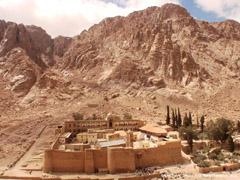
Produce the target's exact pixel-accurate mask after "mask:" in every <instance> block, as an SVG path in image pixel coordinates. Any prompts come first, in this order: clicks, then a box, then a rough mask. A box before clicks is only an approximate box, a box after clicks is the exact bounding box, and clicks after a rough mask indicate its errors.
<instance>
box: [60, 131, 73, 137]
mask: <svg viewBox="0 0 240 180" xmlns="http://www.w3.org/2000/svg"><path fill="white" fill-rule="evenodd" d="M71 134H72V133H70V132H66V133H63V134H62V135H61V136H60V138H69V137H70V136H71Z"/></svg>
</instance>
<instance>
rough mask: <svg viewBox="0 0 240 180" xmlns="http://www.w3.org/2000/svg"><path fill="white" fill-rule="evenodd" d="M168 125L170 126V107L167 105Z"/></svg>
mask: <svg viewBox="0 0 240 180" xmlns="http://www.w3.org/2000/svg"><path fill="white" fill-rule="evenodd" d="M166 124H170V114H169V106H168V105H167V118H166Z"/></svg>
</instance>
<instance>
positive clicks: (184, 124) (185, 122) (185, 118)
mask: <svg viewBox="0 0 240 180" xmlns="http://www.w3.org/2000/svg"><path fill="white" fill-rule="evenodd" d="M183 126H184V127H188V126H189V120H188V116H187V113H185V116H184V119H183Z"/></svg>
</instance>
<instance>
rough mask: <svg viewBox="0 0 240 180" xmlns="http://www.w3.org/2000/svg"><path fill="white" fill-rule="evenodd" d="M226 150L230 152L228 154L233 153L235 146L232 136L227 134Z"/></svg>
mask: <svg viewBox="0 0 240 180" xmlns="http://www.w3.org/2000/svg"><path fill="white" fill-rule="evenodd" d="M227 149H228V150H229V151H230V152H233V151H234V149H235V145H234V142H233V138H232V136H231V135H230V134H229V135H228V138H227Z"/></svg>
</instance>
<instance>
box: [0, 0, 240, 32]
mask: <svg viewBox="0 0 240 180" xmlns="http://www.w3.org/2000/svg"><path fill="white" fill-rule="evenodd" d="M165 3H175V4H180V5H182V6H183V7H185V8H186V9H187V10H188V11H189V12H190V14H191V15H192V16H193V17H195V18H197V19H200V20H205V21H210V22H212V21H222V20H225V19H233V20H236V21H238V22H240V0H0V19H3V20H5V21H13V22H17V23H23V24H26V25H32V24H33V25H36V26H41V27H42V28H43V29H45V30H46V31H47V33H49V34H50V35H51V36H53V37H56V36H58V35H63V36H75V35H78V34H79V33H81V31H82V30H84V29H88V28H89V27H90V26H92V25H93V24H96V23H99V22H100V21H101V20H102V19H103V18H105V17H113V16H117V15H121V16H126V15H128V14H129V13H131V12H133V11H136V10H142V9H145V8H147V7H149V6H161V5H163V4H165Z"/></svg>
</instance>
